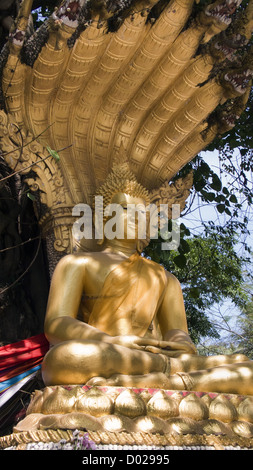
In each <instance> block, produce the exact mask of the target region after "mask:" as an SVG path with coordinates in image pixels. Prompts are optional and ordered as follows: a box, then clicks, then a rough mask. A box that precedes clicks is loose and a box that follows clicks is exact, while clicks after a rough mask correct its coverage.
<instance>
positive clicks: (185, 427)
mask: <svg viewBox="0 0 253 470" xmlns="http://www.w3.org/2000/svg"><path fill="white" fill-rule="evenodd" d="M167 425H169V426H170V433H171V434H195V433H197V434H201V433H202V428H201V426H200V425H199V423H198V422H197V421H194V420H193V419H190V418H183V417H182V418H171V419H169V420H168V421H167Z"/></svg>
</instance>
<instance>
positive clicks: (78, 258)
mask: <svg viewBox="0 0 253 470" xmlns="http://www.w3.org/2000/svg"><path fill="white" fill-rule="evenodd" d="M100 258H101V254H100V253H99V252H98V253H96V252H92V253H91V252H78V253H71V254H69V255H65V256H63V258H62V259H61V260H60V261H59V263H58V265H57V268H58V269H64V268H68V267H69V268H72V267H73V268H74V267H75V266H76V267H81V266H85V265H86V266H89V265H90V264H92V263H94V261H96V260H99V259H100Z"/></svg>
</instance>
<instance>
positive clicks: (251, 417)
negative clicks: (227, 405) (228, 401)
mask: <svg viewBox="0 0 253 470" xmlns="http://www.w3.org/2000/svg"><path fill="white" fill-rule="evenodd" d="M237 411H238V419H239V420H242V421H249V422H250V423H253V397H248V398H245V400H243V401H242V402H241V403H240V405H239V406H238V408H237Z"/></svg>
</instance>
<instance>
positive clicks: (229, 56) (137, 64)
mask: <svg viewBox="0 0 253 470" xmlns="http://www.w3.org/2000/svg"><path fill="white" fill-rule="evenodd" d="M72 3H73V2H72ZM72 3H71V2H70V1H69V0H65V1H63V2H62V4H61V5H60V7H59V8H56V10H55V12H54V13H53V15H52V16H51V18H50V19H49V20H48V21H47V22H46V23H45V25H43V27H42V28H41V29H40V30H39V32H35V33H34V34H33V35H32V36H31V37H28V38H27V37H26V28H27V23H28V18H29V12H30V9H31V5H32V2H31V1H30V0H24V1H23V2H22V4H21V8H20V14H19V17H18V19H17V22H16V24H15V25H14V26H13V29H12V32H11V35H10V42H9V46H8V47H9V53H8V57H7V61H6V63H5V65H4V68H3V74H2V83H1V87H2V93H3V99H4V106H5V109H6V111H7V113H8V115H9V116H11V117H12V119H13V120H14V122H15V123H16V125H17V126H18V127H19V128H20V129H23V130H26V131H29V132H30V133H31V135H32V137H33V138H34V139H36V140H37V141H39V142H40V143H41V144H42V145H44V146H45V147H46V146H48V145H49V146H50V147H51V148H52V149H55V150H59V149H64V148H65V149H64V150H61V158H60V162H58V170H57V171H58V176H59V177H60V176H61V177H63V186H62V187H63V189H64V192H65V198H66V197H67V196H68V199H69V202H70V204H73V205H74V204H77V203H79V202H84V203H88V204H90V203H91V199H92V196H93V194H94V188H97V187H99V185H100V184H102V183H103V181H104V180H105V178H106V177H107V175H108V173H109V171H110V170H111V167H112V162H113V159H114V157H115V156H117V154H118V151H119V149H120V148H121V146H122V145H123V146H124V148H125V150H126V151H127V154H128V155H129V159H130V164H131V169H132V170H133V171H134V173H135V174H136V176H137V177H138V181H139V182H140V183H142V184H143V185H144V186H145V187H147V188H148V189H149V190H151V189H155V190H159V187H160V186H161V185H163V184H164V183H165V182H167V181H169V180H170V179H171V178H172V177H173V176H174V175H175V174H176V173H177V172H178V171H179V169H180V168H182V167H183V166H184V165H185V164H186V163H187V162H188V161H190V160H191V159H193V157H194V156H195V155H196V154H197V153H198V152H199V151H200V150H202V149H203V148H205V147H206V145H208V143H210V142H211V141H212V140H213V139H214V137H215V136H216V135H217V134H218V133H220V132H224V131H225V130H226V129H227V128H228V127H230V126H233V125H235V123H236V120H237V119H238V118H239V116H240V114H241V112H242V110H243V108H244V106H245V105H246V101H247V99H245V100H241V98H242V97H246V96H247V94H248V92H249V89H250V86H251V77H252V72H253V67H252V65H251V55H252V51H250V50H247V49H245V51H244V48H245V46H246V45H247V43H248V41H249V39H250V37H251V34H252V27H253V21H252V2H249V6H248V7H247V8H246V10H243V13H241V12H239V11H238V13H237V14H236V20H233V22H231V15H233V14H234V13H235V11H236V9H237V7H238V6H239V3H240V2H239V1H238V2H237V1H233V0H223V1H222V0H219V1H216V2H214V3H212V4H209V5H208V6H207V7H203V9H202V10H201V9H200V11H199V13H198V14H197V15H195V14H193V13H192V12H193V7H194V2H193V0H171V2H169V3H168V4H166V5H163V6H161V5H160V4H159V6H158V5H157V2H156V1H152V2H150V1H149V2H128V7H127V8H126V9H123V11H122V12H121V10H120V8H121V7H120V6H118V4H116V6H115V8H114V10H113V9H111V7H110V6H109V3H110V2H109V3H108V5H107V2H104V3H103V2H102V3H103V4H101V6H100V7H98V6H97V5H96V2H95V3H94V2H92V1H91V2H89V3H87V4H86V2H84V1H83V0H78V1H77V2H75V8H74V9H73V11H72V8H73V5H72ZM93 3H94V4H93ZM158 3H159V2H158ZM113 21H114V23H115V27H114V30H112V28H111V29H110V25H111V24H112V22H113ZM110 22H111V23H110ZM200 46H201V47H200ZM238 50H239V51H241V53H240V54H237V55H236V59H235V53H236V52H238ZM24 58H25V59H24ZM200 85H201V86H200ZM237 98H238V100H239V101H240V100H241V101H240V104H239V102H238V104H237V101H236V100H237ZM231 100H232V101H233V100H235V103H234V102H233V105H232V101H231ZM220 105H222V107H221V109H220V108H219V106H220ZM223 107H224V118H223V119H221V115H222V113H223ZM217 108H219V115H216V109H217ZM232 108H234V109H232ZM220 113H221V115H220ZM210 115H211V120H210ZM203 131H205V133H203ZM2 150H3V151H6V148H5V146H4V145H3V146H2ZM32 161H33V157H32V155H31V154H30V156H29V159H28V163H32ZM14 163H15V162H10V161H9V160H8V164H10V166H11V167H12V168H14V166H13V164H14ZM20 168H22V162H21V161H19V162H17V167H15V169H20ZM46 178H47V184H46V188H45V189H46V194H48V196H47V197H48V198H49V195H50V192H51V191H52V190H53V189H52V188H50V186H51V184H52V182H51V178H50V177H49V176H48V177H46ZM38 179H40V176H38ZM67 206H68V203H67ZM63 207H64V209H63V211H62V213H61V214H60V211H58V212H56V213H54V210H52V211H51V212H52V218H51V228H52V226H53V225H54V221H55V220H56V222H55V223H56V225H58V226H59V224H58V222H57V221H58V220H59V217H60V216H61V225H62V224H64V225H65V227H67V228H66V229H62V232H61V229H59V230H58V232H57V229H56V230H55V238H56V239H57V240H56V243H55V248H56V249H57V250H60V251H65V252H70V251H71V250H72V243H69V244H68V243H67V241H66V233H64V230H65V232H66V231H68V227H69V225H70V219H69V214H67V215H66V212H65V210H66V209H65V207H66V202H65V201H64V206H63ZM49 209H51V206H49ZM59 214H60V215H59ZM48 222H49V226H50V221H49V219H48ZM58 237H59V241H58ZM87 249H90V248H89V247H88V242H87Z"/></svg>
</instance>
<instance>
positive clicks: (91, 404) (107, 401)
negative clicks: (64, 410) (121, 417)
mask: <svg viewBox="0 0 253 470" xmlns="http://www.w3.org/2000/svg"><path fill="white" fill-rule="evenodd" d="M113 409H114V403H113V400H112V399H111V397H110V396H108V395H106V393H104V392H103V391H102V390H100V389H99V388H97V387H92V388H91V389H90V390H88V391H87V392H85V393H83V394H82V396H80V397H79V399H78V400H77V401H76V403H75V410H76V411H82V412H84V413H87V414H91V415H93V416H104V415H108V414H112V413H113Z"/></svg>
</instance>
